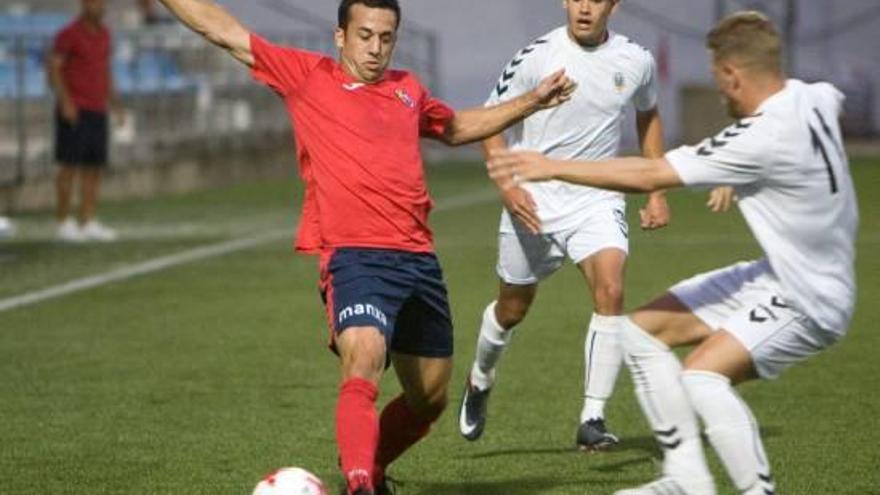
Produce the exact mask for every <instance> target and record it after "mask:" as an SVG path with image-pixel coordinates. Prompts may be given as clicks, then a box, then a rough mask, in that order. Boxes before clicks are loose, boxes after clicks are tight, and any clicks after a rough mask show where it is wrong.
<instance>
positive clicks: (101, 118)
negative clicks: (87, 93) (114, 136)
mask: <svg viewBox="0 0 880 495" xmlns="http://www.w3.org/2000/svg"><path fill="white" fill-rule="evenodd" d="M108 129H109V126H108V118H107V113H106V112H93V111H88V110H80V111H79V112H78V114H77V120H76V122H75V123H70V122H68V121H67V120H66V119H64V118H63V117H62V116H61V113H60V112H59V111H57V110H56V112H55V160H56V161H57V162H58V164H60V165H75V166H83V167H105V166H106V165H107V155H108V153H107V148H108V141H109V131H108Z"/></svg>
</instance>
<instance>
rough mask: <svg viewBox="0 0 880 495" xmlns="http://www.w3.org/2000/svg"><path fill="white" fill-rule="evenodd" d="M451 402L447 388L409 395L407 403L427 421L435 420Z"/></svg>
mask: <svg viewBox="0 0 880 495" xmlns="http://www.w3.org/2000/svg"><path fill="white" fill-rule="evenodd" d="M448 404H449V396H448V394H447V393H446V391H445V390H443V391H437V392H435V393H431V394H426V395H420V396H418V397H407V405H408V406H409V407H410V409H412V411H413V412H414V413H415V414H417V415H418V416H419V417H420V418H422V419H423V420H425V421H429V422H432V423H433V422H434V421H436V420H437V418H439V417H440V415H442V414H443V411H445V410H446V406H447V405H448Z"/></svg>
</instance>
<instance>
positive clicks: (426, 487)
mask: <svg viewBox="0 0 880 495" xmlns="http://www.w3.org/2000/svg"><path fill="white" fill-rule="evenodd" d="M620 482H621V480H614V481H609V480H601V479H589V478H581V479H567V480H561V479H559V478H552V477H547V476H534V477H527V478H518V479H510V480H504V481H468V480H462V481H457V482H446V483H418V486H414V485H415V483H413V484H412V485H411V486H406V485H407V483H404V484H402V485H401V489H400V491H401V493H406V494H407V495H534V494H538V493H543V492H545V491H549V490H551V489H556V488H560V487H566V486H569V487H583V488H584V490H587V489H589V491H590V492H592V493H607V492H610V491H611V490H613V489H615V488H616V487H617V486H619V485H620ZM624 482H625V483H627V482H631V483H633V484H635V483H637V482H639V480H636V479H633V480H630V481H624Z"/></svg>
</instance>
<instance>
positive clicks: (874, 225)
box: [0, 160, 880, 495]
mask: <svg viewBox="0 0 880 495" xmlns="http://www.w3.org/2000/svg"><path fill="white" fill-rule="evenodd" d="M853 171H854V176H855V178H856V182H857V185H858V188H859V191H860V198H861V203H860V204H861V212H862V227H861V236H860V240H859V246H858V247H859V259H858V274H859V302H858V305H857V313H856V317H855V319H854V321H853V324H852V327H851V329H850V333H849V335H848V336H847V338H846V339H844V340H843V341H842V342H841V343H840V344H839V345H837V346H835V347H834V348H832V349H830V350H828V351H827V352H825V353H824V354H822V355H821V356H819V357H817V358H815V359H813V360H811V361H809V362H807V363H805V364H804V365H802V366H799V367H796V368H794V369H792V370H790V371H789V372H788V373H786V374H785V375H784V376H783V378H782V379H780V380H779V381H777V382H773V383H756V384H750V385H747V386H745V387H743V388H742V393H743V395H744V397H745V398H746V400H748V401H749V403H750V404H752V406H753V409H754V412H755V414H756V416H757V417H758V418H759V421H760V422H761V424H762V427H763V432H764V438H765V442H766V447H767V450H768V453H769V455H770V458H771V462H772V464H773V467H774V470H775V474H776V477H777V485H778V489H779V490H778V491H779V493H797V494H813V493H816V494H820V493H821V494H825V493H835V494H849V493H852V494H865V493H875V494H876V493H880V488H878V487H880V474H878V473H880V472H878V470H877V463H878V461H880V457H878V448H877V445H878V444H880V433H878V425H880V421H878V419H877V418H878V416H880V398H878V396H877V393H876V392H877V390H880V370H878V365H877V360H876V356H875V354H876V351H875V350H876V349H877V348H878V346H880V337H878V332H876V331H875V328H874V325H875V323H876V322H877V321H880V308H878V306H875V305H874V302H873V301H874V299H876V298H877V297H880V250H878V246H880V205H878V204H877V202H876V201H874V200H873V196H872V195H873V193H874V192H875V191H877V190H880V161H878V160H856V161H855V163H854V164H853ZM430 176H431V177H430V179H429V180H430V183H431V185H432V191H433V193H434V195H435V197H436V198H437V200H438V205H440V207H439V208H438V211H437V212H436V213H435V214H434V216H433V226H434V228H435V230H436V237H437V249H438V253H439V255H440V258H441V261H442V262H443V264H444V266H445V270H446V277H447V282H448V284H449V289H450V295H451V302H452V307H453V312H454V316H455V322H456V328H457V333H456V345H457V365H456V372H455V376H454V381H453V384H452V390H451V396H452V397H451V402H452V404H453V406H452V407H451V408H450V412H449V413H447V414H446V415H445V416H444V417H443V418H442V419H441V421H440V422H439V424H438V425H437V426H436V427H435V429H434V431H433V433H432V435H431V436H430V437H429V438H428V439H427V440H426V441H424V442H423V443H422V444H420V445H418V446H417V447H416V448H414V449H413V450H412V451H411V452H410V453H409V454H408V455H407V456H406V457H405V458H403V459H401V461H400V462H399V463H398V464H397V465H395V466H394V467H393V469H392V474H393V475H394V476H395V477H397V478H399V479H400V480H401V481H402V482H403V487H402V493H403V494H404V495H429V494H437V495H446V494H448V495H452V494H463V495H519V494H583V493H597V494H603V493H611V492H613V491H614V490H615V489H619V488H623V487H627V486H630V485H633V484H638V483H642V482H645V481H648V480H650V479H652V478H653V477H654V476H655V474H656V472H657V469H658V466H657V463H656V460H657V458H658V453H657V451H656V450H655V447H654V443H653V440H652V439H651V437H650V435H649V430H648V428H647V425H646V424H645V422H644V420H643V419H642V417H641V414H640V413H639V410H638V407H637V405H636V402H635V399H634V396H633V394H632V389H631V385H630V383H629V379H628V377H627V376H626V374H625V373H624V375H623V376H622V377H621V380H620V381H619V387H618V390H617V394H616V396H615V399H614V400H613V401H612V403H611V405H610V410H609V413H610V420H611V422H612V426H613V428H614V430H615V432H617V433H618V434H619V435H620V436H621V437H623V443H622V445H621V446H620V448H619V449H617V450H615V451H614V452H610V453H607V454H602V455H584V454H580V453H578V452H576V451H575V450H574V448H573V442H574V431H575V428H576V422H577V413H578V411H579V406H580V400H581V399H580V393H581V392H580V389H581V381H582V380H581V373H582V364H581V361H582V359H583V357H582V350H581V349H582V344H583V336H584V332H585V330H584V327H585V324H586V318H587V316H588V314H589V313H590V311H591V307H590V304H589V298H588V295H587V292H586V289H585V286H584V284H583V282H582V280H581V279H580V275H578V274H577V272H576V271H575V270H573V269H572V268H571V267H567V268H566V269H564V270H562V271H560V272H559V273H558V274H557V275H556V276H554V277H553V278H552V279H550V280H549V281H548V282H547V283H546V284H545V285H543V286H542V288H541V291H540V295H539V297H538V300H537V302H536V304H535V306H534V308H533V312H532V313H531V314H530V315H529V317H528V318H527V319H526V321H525V322H524V323H523V325H522V326H521V328H519V329H518V331H517V336H516V339H515V341H514V344H513V345H512V347H511V348H510V351H509V353H508V354H507V355H506V356H505V358H504V361H503V362H502V364H501V367H500V369H499V385H498V388H497V389H496V391H495V393H494V395H493V398H492V404H491V411H490V413H491V417H490V423H489V425H488V429H487V431H486V433H485V435H484V437H483V438H482V439H481V440H480V441H479V442H477V443H473V444H471V443H467V442H465V441H464V440H462V439H461V438H460V437H459V436H458V433H457V427H456V421H455V414H454V412H455V404H456V403H457V400H458V397H459V394H460V392H461V390H460V386H461V384H462V383H463V379H464V374H465V372H466V369H467V368H468V366H469V363H470V360H471V359H472V357H473V345H474V340H475V332H476V323H477V320H478V317H479V315H480V313H481V311H482V308H483V307H484V306H485V304H486V303H487V302H488V301H489V300H490V299H491V298H492V297H494V293H495V286H496V283H497V282H496V280H495V276H494V263H495V249H496V246H495V240H496V238H495V233H496V231H497V222H498V213H499V206H498V204H497V202H495V201H493V200H492V198H491V191H490V189H489V188H488V186H487V181H486V179H485V178H484V176H483V173H482V171H481V168H480V166H479V165H475V164H458V165H454V164H447V165H445V166H442V167H439V166H438V167H432V168H431V171H430ZM299 197H300V193H299V191H298V187H297V186H295V182H294V181H293V180H286V181H277V182H272V183H268V182H263V183H254V184H244V185H241V186H238V187H234V188H229V189H224V190H218V191H211V192H206V193H200V194H193V195H186V196H177V197H165V198H160V199H156V200H151V201H136V202H125V203H113V204H108V205H106V208H105V209H104V211H105V219H106V220H107V222H108V223H110V224H115V225H121V226H123V233H124V234H127V237H128V238H129V240H128V241H124V242H121V243H118V244H113V245H106V246H77V247H71V246H57V245H54V244H52V243H51V242H48V240H47V239H48V236H49V233H50V225H51V223H50V218H49V216H48V215H47V214H34V215H28V216H24V217H19V218H18V220H19V221H20V224H21V230H22V236H21V238H20V239H19V240H15V241H12V242H5V243H3V244H0V298H5V297H10V296H13V295H17V294H22V293H25V292H28V291H31V290H36V289H41V288H44V287H48V286H51V285H55V284H58V283H62V282H66V281H68V280H71V279H74V278H77V277H81V276H86V275H93V274H97V273H102V272H106V271H109V270H112V269H115V268H118V267H120V266H125V265H129V264H132V263H136V262H139V261H143V260H146V259H151V258H154V257H157V256H162V255H166V254H171V253H176V252H180V251H185V250H187V249H190V248H192V247H196V246H202V245H206V244H212V243H218V242H222V241H224V240H228V239H232V238H240V237H243V236H249V235H252V234H254V233H258V232H261V231H264V230H267V229H277V228H291V229H292V228H293V225H294V223H295V221H296V218H295V211H296V209H295V208H294V207H292V205H296V204H297V203H298V201H299ZM462 198H464V199H462ZM704 200H705V198H704V197H703V195H701V194H695V193H676V194H674V195H673V196H672V197H671V202H672V207H673V215H674V220H673V224H672V225H671V226H670V228H668V229H666V230H664V231H661V232H655V233H644V232H640V231H638V230H637V229H635V228H634V229H633V231H632V245H633V254H632V256H631V259H630V263H629V269H628V277H627V278H628V280H627V291H628V292H627V300H628V307H633V306H635V305H636V304H638V303H639V302H642V301H645V300H646V299H648V298H650V297H651V296H653V295H655V294H657V293H659V292H660V291H662V290H663V289H664V288H665V287H667V286H668V285H670V284H671V283H673V282H675V281H677V280H679V279H681V278H683V277H686V276H689V275H691V274H693V273H696V272H699V271H703V270H706V269H709V268H713V267H718V266H722V265H724V264H728V263H730V262H733V261H736V260H740V259H749V258H752V257H754V256H756V255H757V254H758V251H757V248H756V246H755V244H754V242H753V241H752V240H751V238H750V235H749V234H748V232H747V230H746V228H745V225H744V224H743V222H742V220H741V219H740V218H739V216H738V215H737V214H735V213H734V214H727V215H720V216H719V215H711V214H709V213H708V212H707V211H705V209H704V208H703V203H704ZM639 201H640V200H639V199H638V198H634V199H632V200H631V202H630V204H631V207H630V212H629V214H630V215H629V216H630V218H631V219H632V218H634V216H635V213H636V209H637V205H638V202H639ZM316 275H317V270H316V268H315V262H314V260H313V259H310V258H304V257H298V256H295V255H293V254H292V253H291V250H290V245H289V242H287V241H278V242H273V243H269V244H266V245H263V246H260V247H257V248H254V249H250V250H246V251H241V252H238V253H234V254H231V255H227V256H223V257H218V258H212V259H209V260H205V261H201V262H198V263H193V264H188V265H184V266H180V267H176V268H173V269H170V270H166V271H163V272H159V273H155V274H151V275H147V276H142V277H138V278H134V279H131V280H127V281H124V282H119V283H115V284H112V285H107V286H103V287H100V288H97V289H93V290H88V291H84V292H79V293H76V294H72V295H69V296H66V297H63V298H59V299H54V300H50V301H46V302H42V303H39V304H36V305H33V306H30V307H25V308H20V309H16V310H12V311H7V312H3V313H0V493H10V494H44V493H53V494H74V493H76V494H80V493H88V494H116V493H125V494H128V493H142V494H216V493H223V494H226V493H250V490H251V489H252V487H253V486H254V484H255V483H256V481H257V480H258V479H259V478H260V477H261V476H262V475H263V474H264V473H266V472H268V471H270V470H272V469H274V468H276V467H279V466H285V465H298V466H303V467H305V468H307V469H310V470H312V471H314V472H315V473H317V474H318V475H319V476H321V477H322V478H323V479H325V480H326V481H327V482H328V484H329V485H331V486H332V487H335V485H336V484H337V483H338V481H339V480H338V475H337V473H336V468H335V465H336V454H335V447H334V442H333V428H334V422H333V407H334V403H335V397H336V384H337V369H336V361H335V358H334V357H333V356H332V355H331V354H330V353H329V352H327V351H326V350H325V347H324V344H325V336H326V335H325V333H326V330H325V324H324V317H323V312H322V310H321V307H320V302H319V298H318V294H317V290H316ZM397 390H398V387H397V385H396V383H395V381H394V380H393V378H392V377H390V376H389V377H386V380H385V382H384V384H383V395H382V399H381V400H382V401H385V400H388V399H390V398H391V397H393V395H394V394H395V393H396V392H397ZM713 468H714V470H715V474H716V477H717V479H718V480H719V482H720V483H721V484H722V489H721V493H733V491H732V490H731V488H730V485H729V483H728V482H727V480H726V476H725V475H724V473H723V471H722V470H721V468H720V466H719V465H718V464H717V462H716V461H715V460H714V459H713Z"/></svg>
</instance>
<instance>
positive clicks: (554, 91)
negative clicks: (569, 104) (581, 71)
mask: <svg viewBox="0 0 880 495" xmlns="http://www.w3.org/2000/svg"><path fill="white" fill-rule="evenodd" d="M576 89H577V83H576V82H574V81H573V80H572V79H570V78H569V77H568V76H566V75H565V69H559V70H558V71H556V72H554V73H553V74H550V75H549V76H547V77H545V78H544V79H543V80H542V81H541V82H540V83H539V84H538V87H537V88H535V94H536V95H537V97H538V100H539V101H540V105H539V108H542V109H544V108H552V107H555V106H558V105H561V104H563V103H565V102H566V101H568V100H570V99H571V95H573V94H574V92H575V90H576Z"/></svg>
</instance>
